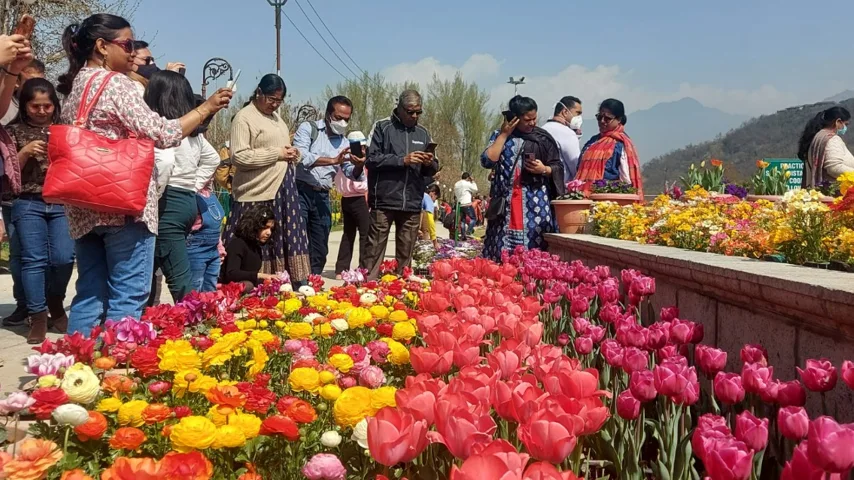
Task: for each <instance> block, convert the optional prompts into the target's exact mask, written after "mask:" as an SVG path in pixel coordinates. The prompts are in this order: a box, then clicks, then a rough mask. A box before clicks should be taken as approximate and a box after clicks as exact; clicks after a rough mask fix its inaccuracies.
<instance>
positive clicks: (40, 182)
mask: <svg viewBox="0 0 854 480" xmlns="http://www.w3.org/2000/svg"><path fill="white" fill-rule="evenodd" d="M6 130H7V131H8V132H9V135H11V136H12V139H13V140H14V141H15V148H17V149H18V151H19V152H20V151H21V149H23V148H24V147H26V146H27V145H28V144H29V143H31V142H35V141H37V140H41V141H43V142H47V140H48V134H47V132H48V127H34V126H32V125H29V124H27V123H24V122H19V123H14V124H12V125H9V126H7V127H6ZM48 165H49V163H48V161H47V155H37V156H35V157H33V158H30V159H29V160H28V161H27V163H25V164H24V165H22V166H21V193H26V194H37V195H41V193H42V187H43V186H44V179H45V175H47V167H48Z"/></svg>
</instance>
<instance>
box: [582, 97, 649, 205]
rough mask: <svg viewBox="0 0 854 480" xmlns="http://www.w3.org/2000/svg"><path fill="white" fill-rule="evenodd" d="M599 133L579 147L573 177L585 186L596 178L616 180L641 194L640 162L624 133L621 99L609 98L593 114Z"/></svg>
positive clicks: (624, 112)
mask: <svg viewBox="0 0 854 480" xmlns="http://www.w3.org/2000/svg"><path fill="white" fill-rule="evenodd" d="M596 120H597V121H598V123H599V134H598V135H594V136H593V138H591V139H590V140H589V141H588V142H587V144H586V145H584V148H582V149H581V159H580V160H579V163H578V173H577V174H576V176H575V179H576V180H582V181H584V182H587V184H588V186H589V185H591V184H592V183H593V182H595V181H598V180H619V181H621V182H623V183H628V184H631V185H632V186H633V187H635V188H637V190H638V195H640V196H641V198H642V197H643V180H642V179H641V173H640V161H639V160H638V154H637V151H636V150H635V145H634V143H632V139H631V138H629V136H628V135H627V134H626V127H625V125H626V122H627V121H628V120H627V119H626V108H625V106H623V102H621V101H619V100H615V99H613V98H609V99H608V100H605V101H604V102H602V104H601V105H599V113H598V114H596Z"/></svg>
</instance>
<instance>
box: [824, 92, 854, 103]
mask: <svg viewBox="0 0 854 480" xmlns="http://www.w3.org/2000/svg"><path fill="white" fill-rule="evenodd" d="M849 98H854V90H845V91H844V92H842V93H837V94H836V95H834V96H832V97H827V98H825V99H824V101H825V102H842V101H845V100H848V99H849Z"/></svg>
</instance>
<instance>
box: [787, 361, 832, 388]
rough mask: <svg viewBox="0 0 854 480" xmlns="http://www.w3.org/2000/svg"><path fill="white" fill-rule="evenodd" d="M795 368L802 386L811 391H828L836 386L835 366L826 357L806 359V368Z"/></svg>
mask: <svg viewBox="0 0 854 480" xmlns="http://www.w3.org/2000/svg"><path fill="white" fill-rule="evenodd" d="M797 370H798V373H799V374H800V375H801V381H802V382H804V386H805V387H807V389H809V390H811V391H813V392H829V391H830V390H833V387H835V386H836V381H837V375H836V367H834V366H833V364H832V363H831V362H830V360H828V359H826V358H822V359H819V360H807V365H806V368H805V369H804V370H801V369H800V368H797Z"/></svg>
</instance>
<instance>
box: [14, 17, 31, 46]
mask: <svg viewBox="0 0 854 480" xmlns="http://www.w3.org/2000/svg"><path fill="white" fill-rule="evenodd" d="M35 29H36V19H35V18H33V17H32V16H30V15H23V16H22V17H21V20H19V21H18V25H17V26H15V31H14V32H12V34H13V35H23V36H24V38H26V39H27V40H29V39H30V38H32V36H33V31H35Z"/></svg>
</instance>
